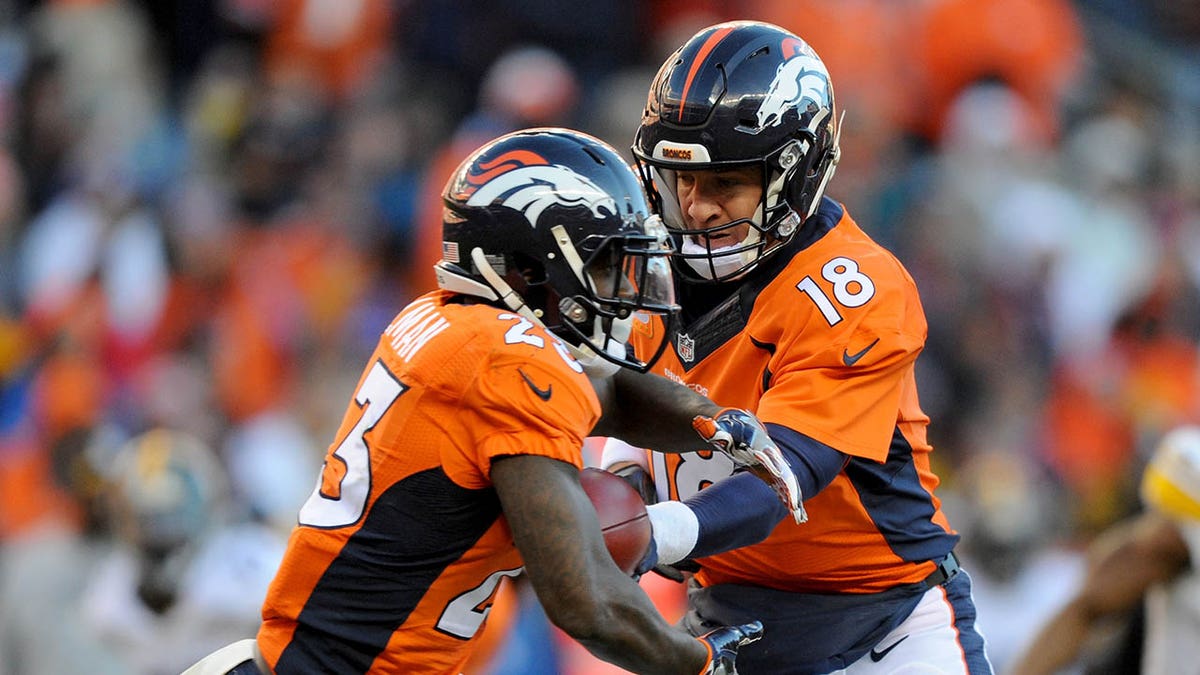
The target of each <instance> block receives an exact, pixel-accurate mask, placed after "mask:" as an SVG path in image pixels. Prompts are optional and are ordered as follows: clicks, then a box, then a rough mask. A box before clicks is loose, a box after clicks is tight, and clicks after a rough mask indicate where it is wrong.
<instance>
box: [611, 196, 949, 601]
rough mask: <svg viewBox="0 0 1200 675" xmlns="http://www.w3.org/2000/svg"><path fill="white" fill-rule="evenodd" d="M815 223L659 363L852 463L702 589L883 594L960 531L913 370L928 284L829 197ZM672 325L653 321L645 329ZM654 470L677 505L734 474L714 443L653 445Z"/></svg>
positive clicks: (726, 559)
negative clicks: (922, 285)
mask: <svg viewBox="0 0 1200 675" xmlns="http://www.w3.org/2000/svg"><path fill="white" fill-rule="evenodd" d="M816 225H817V227H816V228H815V229H816V231H815V232H812V233H809V240H807V241H805V240H801V241H794V242H793V243H792V244H791V245H789V248H788V249H786V250H785V251H782V252H781V253H780V255H777V256H775V257H774V258H772V259H768V261H769V262H766V263H764V264H769V265H771V266H773V268H772V269H770V270H769V271H770V272H773V274H759V275H757V276H756V277H752V278H751V279H750V280H748V281H747V282H746V283H744V284H743V285H742V289H741V291H740V292H738V293H735V294H733V295H732V296H731V297H729V298H728V299H727V300H725V301H724V302H722V303H720V304H718V305H717V306H716V307H714V308H713V309H712V310H710V311H709V312H707V313H706V314H704V315H703V316H700V317H697V318H694V319H693V320H691V321H690V322H687V321H685V322H684V324H683V325H682V326H681V327H679V328H677V329H676V330H677V332H675V333H674V334H672V335H671V336H670V337H671V341H672V346H673V348H672V349H668V350H667V352H666V354H665V355H664V356H663V358H662V359H661V360H660V361H659V362H658V363H657V364H656V366H655V369H656V370H657V371H658V372H660V373H661V374H663V375H666V376H667V377H669V378H671V379H673V380H676V381H678V382H683V383H685V384H687V385H689V386H691V387H693V388H695V389H697V390H698V391H700V392H701V393H703V394H705V395H707V396H709V397H710V398H712V399H713V400H714V401H716V402H717V403H718V404H720V405H725V406H737V407H743V408H746V409H748V410H751V411H752V412H754V413H755V414H756V415H757V416H758V417H759V418H760V419H761V420H762V421H763V422H764V423H768V424H771V423H773V424H778V425H781V426H784V427H787V428H789V429H791V430H794V431H797V432H800V433H801V434H804V435H806V436H808V437H810V438H812V439H815V440H817V441H820V442H821V443H824V444H825V445H828V446H830V447H833V448H835V449H837V450H839V451H841V452H843V453H845V454H847V455H850V456H851V461H850V463H849V464H848V465H847V468H846V469H845V470H843V472H842V473H841V474H839V475H838V476H837V478H835V479H834V481H833V483H832V484H830V485H829V486H828V487H826V488H825V489H824V490H823V491H822V492H821V493H820V494H818V495H815V496H814V495H807V497H808V499H806V501H805V505H806V509H807V511H808V513H809V522H808V523H805V524H803V525H796V524H795V523H792V522H791V521H790V520H786V521H785V522H783V523H781V524H780V525H778V526H777V527H776V529H775V531H774V532H773V533H772V534H771V536H770V537H768V538H767V539H766V540H765V541H763V542H761V543H759V544H755V545H753V546H748V547H745V548H741V549H737V550H734V551H729V552H727V553H722V554H719V555H716V556H712V557H710V558H705V559H702V560H701V562H702V564H703V570H702V571H701V573H700V574H699V577H698V578H699V579H700V580H701V581H702V582H705V583H715V582H738V583H753V584H758V585H764V586H769V587H774V588H781V589H787V590H797V591H804V592H869V591H875V590H881V589H884V588H889V587H891V586H894V585H896V584H899V583H906V582H910V581H917V580H920V579H922V578H923V577H924V576H925V575H926V574H928V573H929V572H930V571H931V570H932V569H933V565H932V564H930V563H929V562H928V561H929V560H931V559H936V558H940V557H941V556H943V555H945V554H946V553H947V552H948V551H949V550H950V548H951V547H952V546H953V544H954V541H956V540H957V535H955V534H954V533H953V531H952V530H951V529H950V527H949V524H948V522H947V521H946V519H945V517H944V516H943V515H942V513H941V509H940V503H939V502H938V500H937V498H936V496H934V494H933V490H934V488H935V487H936V485H937V482H938V480H937V477H936V476H935V475H934V474H933V472H932V471H931V469H930V466H929V453H930V451H931V450H932V448H930V446H929V444H928V442H927V440H926V426H927V425H928V422H929V419H928V417H927V416H926V415H925V414H924V413H923V412H922V411H921V409H920V405H919V403H918V399H917V389H916V380H915V377H914V371H913V367H914V363H915V361H916V358H917V356H918V355H919V354H920V351H921V349H922V347H923V345H924V342H925V338H926V332H927V326H926V322H925V317H924V312H923V309H922V307H921V303H920V299H919V296H918V293H917V288H916V285H915V284H914V283H913V280H912V278H911V277H910V276H909V274H908V273H907V271H905V269H904V268H903V266H902V265H901V264H900V262H899V261H898V260H896V258H895V257H894V256H893V255H892V254H891V253H889V252H888V251H887V250H886V249H884V248H883V247H881V246H879V245H878V244H877V243H875V242H874V241H872V240H871V239H870V237H868V236H867V235H866V234H865V233H864V232H863V231H862V230H861V229H860V228H859V227H858V225H857V224H856V223H855V222H854V221H853V220H852V219H851V218H850V217H849V216H848V215H846V214H845V212H844V210H843V209H842V208H841V207H840V205H837V204H836V203H835V202H833V201H832V200H828V199H827V200H826V201H825V203H824V204H823V205H822V207H821V210H820V212H819V215H818V217H817V218H816ZM807 227H808V225H806V228H807ZM804 234H805V233H803V232H802V233H801V235H798V237H801V236H803V235H804ZM756 278H757V279H759V281H757V282H756V281H754V279H756ZM756 284H757V285H756ZM683 301H684V302H685V303H686V302H687V299H686V297H684V299H683ZM685 306H686V305H685ZM662 329H663V326H662V324H661V323H660V322H655V323H650V324H645V325H643V326H641V327H640V328H639V330H635V331H634V336H635V339H637V340H643V339H645V338H646V337H648V336H649V334H651V333H654V332H656V331H659V330H662ZM651 465H652V469H653V474H654V477H655V481H656V483H658V484H659V486H658V487H659V494H660V495H663V496H667V497H669V498H672V499H687V498H688V497H690V496H691V495H694V494H695V493H696V492H697V491H698V490H700V489H704V488H706V487H707V486H709V485H711V484H713V483H716V482H718V481H720V480H721V479H723V478H725V477H728V476H729V475H731V474H732V472H733V470H734V468H735V467H733V465H732V462H730V461H729V459H728V458H726V457H724V456H723V455H720V454H715V453H711V452H707V451H700V452H696V453H685V454H682V455H663V454H659V453H652V456H651ZM889 481H892V482H889Z"/></svg>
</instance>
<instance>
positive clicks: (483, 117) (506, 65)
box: [407, 46, 579, 294]
mask: <svg viewBox="0 0 1200 675" xmlns="http://www.w3.org/2000/svg"><path fill="white" fill-rule="evenodd" d="M578 95H579V83H578V81H577V79H576V75H575V72H574V70H573V68H572V66H571V64H569V63H567V62H566V61H565V60H564V59H563V58H562V57H561V56H559V55H558V54H557V53H555V52H554V51H551V50H550V49H547V48H545V47H538V46H520V47H515V48H513V49H511V50H509V51H508V52H505V53H504V54H503V55H502V56H501V57H500V58H498V59H496V62H495V63H494V64H492V66H491V67H490V68H489V69H488V72H487V74H486V75H485V77H484V79H483V82H482V84H481V86H480V90H479V100H478V103H477V105H476V107H475V109H474V110H473V111H471V112H470V113H469V114H467V116H466V117H464V118H463V120H462V121H461V122H460V123H459V125H458V127H457V128H456V129H455V130H454V133H453V135H452V136H451V137H450V139H449V140H448V141H446V143H445V144H444V145H443V146H442V147H441V148H439V149H438V150H437V152H436V153H435V155H434V157H433V159H432V160H431V161H430V162H429V166H428V168H427V169H426V171H425V177H424V187H423V188H422V191H421V201H420V205H419V207H418V210H417V213H416V223H415V232H414V244H413V248H412V260H411V261H410V263H409V271H408V274H407V280H408V287H409V289H410V291H411V292H412V293H414V294H420V293H424V292H426V291H429V290H432V289H433V288H436V285H437V279H436V278H435V277H434V274H433V264H434V263H436V262H437V261H438V260H440V259H441V257H442V246H441V232H442V230H441V227H442V226H441V222H442V199H441V194H442V188H443V187H444V186H445V183H446V180H447V179H449V177H450V174H451V173H452V172H453V171H454V167H456V166H458V164H459V163H460V162H462V160H463V159H465V158H466V156H467V154H469V153H470V152H471V151H472V150H474V149H475V148H477V147H479V146H480V145H481V144H482V143H484V142H486V141H487V140H488V139H491V138H495V137H496V136H499V135H501V134H505V133H507V132H509V131H515V130H517V129H523V128H526V127H535V126H566V125H568V124H569V123H570V122H571V119H572V116H573V114H574V107H575V104H576V102H577V100H578Z"/></svg>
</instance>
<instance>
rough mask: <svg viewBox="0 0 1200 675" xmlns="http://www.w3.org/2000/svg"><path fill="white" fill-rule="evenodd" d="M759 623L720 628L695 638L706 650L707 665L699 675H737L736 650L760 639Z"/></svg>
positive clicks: (760, 627) (760, 625)
mask: <svg viewBox="0 0 1200 675" xmlns="http://www.w3.org/2000/svg"><path fill="white" fill-rule="evenodd" d="M762 634H763V625H762V622H761V621H752V622H750V623H746V624H742V625H740V626H722V627H720V628H718V629H716V630H714V631H710V632H708V633H705V634H704V635H701V636H700V637H698V638H696V639H697V640H699V641H700V642H702V643H704V646H705V647H707V648H708V663H707V664H705V666H704V668H702V669H701V670H700V675H737V667H736V663H735V662H736V661H737V652H738V649H739V648H741V647H743V646H745V645H747V644H750V643H751V642H754V641H755V640H757V639H759V638H761V637H762Z"/></svg>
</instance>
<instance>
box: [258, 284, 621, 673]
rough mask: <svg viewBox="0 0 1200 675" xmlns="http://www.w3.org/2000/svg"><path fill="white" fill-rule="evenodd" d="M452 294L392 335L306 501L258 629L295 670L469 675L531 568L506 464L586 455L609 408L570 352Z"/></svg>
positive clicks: (403, 318)
mask: <svg viewBox="0 0 1200 675" xmlns="http://www.w3.org/2000/svg"><path fill="white" fill-rule="evenodd" d="M452 297H453V296H450V295H448V294H445V293H442V292H440V291H439V292H434V293H430V294H428V295H425V296H422V297H421V298H419V299H418V300H417V301H415V302H414V303H413V304H412V305H410V306H409V307H407V308H406V309H405V310H404V311H402V312H401V313H400V314H399V315H398V316H397V317H396V318H395V320H394V321H393V322H392V324H391V325H390V326H389V327H388V328H387V330H386V331H384V333H383V335H382V336H381V337H380V341H379V345H378V347H377V348H376V350H375V353H374V355H373V356H372V358H371V360H370V362H369V364H368V367H367V368H366V370H365V371H364V373H363V376H362V378H361V379H360V380H359V383H358V385H357V388H356V391H355V394H354V396H353V397H352V400H351V401H350V404H349V406H348V407H347V411H346V414H345V417H344V419H343V421H342V424H341V427H340V429H339V430H338V433H337V436H336V437H335V439H334V441H333V443H332V444H331V445H330V448H329V451H328V453H327V455H326V459H325V464H324V467H323V469H322V473H321V476H320V477H319V478H318V481H317V485H316V487H315V488H314V490H313V493H312V495H311V496H310V497H309V499H308V501H307V502H305V504H304V505H303V507H302V508H301V510H300V514H299V524H298V526H297V527H296V528H295V529H294V530H293V532H292V535H291V538H290V540H289V544H288V550H287V553H286V554H285V556H284V560H283V562H282V564H281V565H280V569H279V571H278V572H277V574H276V576H275V579H274V581H273V582H272V584H271V587H270V589H269V591H268V594H267V598H266V601H265V602H264V605H263V624H262V627H261V629H260V631H259V634H258V642H259V646H260V649H261V650H262V653H263V655H264V657H265V658H266V660H267V662H268V663H270V664H271V666H272V667H273V668H274V669H275V670H276V672H278V673H280V674H281V675H282V674H286V673H293V672H306V673H307V672H337V673H373V672H381V673H382V672H406V673H458V672H459V670H460V669H461V667H462V664H463V663H464V662H465V661H466V660H467V659H468V658H469V656H470V651H471V649H472V646H473V645H474V643H475V641H476V640H477V638H478V635H479V634H480V633H481V631H482V628H483V626H484V624H485V622H486V619H487V616H488V613H489V611H490V607H491V603H492V601H493V598H494V597H495V593H496V590H497V587H498V585H499V584H500V583H501V582H502V580H503V579H504V578H506V577H512V576H515V575H517V574H519V573H520V571H521V569H522V560H521V556H520V554H519V552H518V551H517V550H516V548H515V546H514V544H513V541H512V536H511V533H510V532H509V530H508V527H507V524H506V522H505V520H504V518H503V515H502V513H501V511H500V502H499V499H498V497H497V495H496V493H495V490H494V489H493V488H492V485H491V481H490V478H489V476H490V471H491V462H492V460H493V459H494V458H495V457H497V456H500V455H506V454H536V455H542V456H546V457H551V458H554V459H558V460H561V461H564V462H568V463H571V464H573V465H575V466H582V464H583V460H582V456H581V450H580V448H581V445H582V442H583V438H584V437H585V436H586V434H587V433H588V431H589V430H590V429H591V428H592V427H593V426H594V425H595V422H596V420H597V419H599V415H600V408H599V403H598V401H597V399H596V395H595V392H594V391H593V390H592V387H591V384H590V383H589V382H588V380H587V377H586V376H585V375H584V374H583V372H582V368H581V367H579V364H578V363H576V362H575V361H574V359H572V358H571V357H570V355H569V353H568V352H567V350H566V348H565V346H563V345H562V344H561V343H560V342H559V341H558V340H557V339H556V338H554V337H553V336H552V335H550V334H548V333H547V332H546V331H545V330H544V329H543V328H541V327H538V326H535V325H534V324H533V323H531V322H530V321H528V320H526V319H524V318H522V317H519V316H517V315H515V314H512V313H510V312H505V311H503V310H499V309H496V308H493V307H490V306H486V305H464V304H457V303H454V302H452V301H451V300H452Z"/></svg>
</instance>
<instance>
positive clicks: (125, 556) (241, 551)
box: [75, 429, 285, 675]
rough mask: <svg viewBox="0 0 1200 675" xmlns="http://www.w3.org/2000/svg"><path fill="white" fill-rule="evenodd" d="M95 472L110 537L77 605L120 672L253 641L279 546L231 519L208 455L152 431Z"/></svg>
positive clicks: (222, 483) (188, 440) (182, 437)
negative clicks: (101, 480)
mask: <svg viewBox="0 0 1200 675" xmlns="http://www.w3.org/2000/svg"><path fill="white" fill-rule="evenodd" d="M102 470H103V471H104V472H105V493H104V495H103V496H104V498H105V499H106V500H107V502H108V504H107V513H108V514H109V515H110V516H111V527H112V529H113V533H114V535H115V537H116V539H115V542H114V545H113V546H112V547H111V549H110V550H108V551H107V552H106V554H105V555H104V556H103V557H102V558H100V559H99V560H98V561H97V563H96V567H95V568H94V569H93V570H92V571H91V574H90V576H89V578H88V581H87V584H86V585H85V587H84V588H83V590H82V593H81V594H80V595H79V596H78V598H77V600H78V603H79V604H78V606H77V607H76V608H75V609H76V611H77V612H78V613H79V614H81V615H82V617H81V618H82V621H83V623H84V625H85V628H86V629H87V630H88V631H90V633H91V634H93V635H95V636H96V637H97V639H99V640H100V641H101V642H102V643H103V644H104V645H105V647H106V648H107V649H108V650H109V651H110V653H111V654H113V655H115V656H116V657H118V658H119V659H120V660H121V661H122V662H123V663H124V667H125V669H126V670H125V672H128V673H135V674H137V673H145V674H147V675H150V674H153V673H163V672H181V671H182V670H184V669H185V668H187V666H188V665H190V664H191V663H193V662H195V661H196V660H197V659H199V658H200V657H202V656H204V655H205V654H207V653H208V652H210V651H212V650H214V649H216V648H218V647H220V646H222V645H224V644H226V643H228V642H231V641H233V640H235V639H239V638H242V637H245V636H247V635H253V633H254V631H256V630H257V628H258V621H259V612H258V610H259V607H260V605H261V603H262V599H263V597H265V595H266V589H267V585H268V584H269V583H270V579H271V577H272V575H273V574H274V572H275V568H276V567H277V566H278V565H279V561H280V560H281V559H282V557H283V548H284V544H285V540H284V537H283V536H282V535H281V534H280V533H278V532H277V531H274V530H270V529H267V528H263V527H261V526H257V525H254V524H251V523H239V522H237V521H233V520H230V515H231V514H230V513H229V511H228V509H229V504H230V502H229V487H228V479H227V476H226V475H225V470H224V469H223V468H222V467H221V465H220V464H219V462H218V458H217V456H216V455H215V454H214V453H213V451H212V449H211V448H209V447H208V446H207V445H205V444H203V443H202V442H200V441H199V440H197V439H195V438H192V437H190V436H188V435H186V434H182V433H179V432H175V431H170V430H167V429H154V430H151V431H149V432H146V433H145V434H142V435H141V436H138V437H136V438H134V439H132V440H131V441H129V443H128V444H126V445H125V446H124V447H122V448H121V449H120V450H119V451H118V452H117V453H116V454H115V455H114V456H113V457H111V458H109V459H108V462H107V463H106V464H105V466H104V467H103V468H102Z"/></svg>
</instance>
